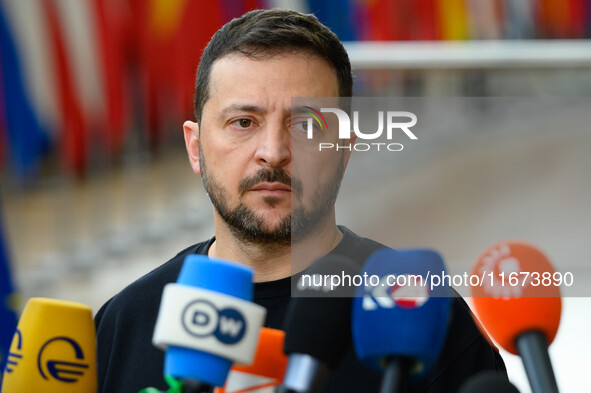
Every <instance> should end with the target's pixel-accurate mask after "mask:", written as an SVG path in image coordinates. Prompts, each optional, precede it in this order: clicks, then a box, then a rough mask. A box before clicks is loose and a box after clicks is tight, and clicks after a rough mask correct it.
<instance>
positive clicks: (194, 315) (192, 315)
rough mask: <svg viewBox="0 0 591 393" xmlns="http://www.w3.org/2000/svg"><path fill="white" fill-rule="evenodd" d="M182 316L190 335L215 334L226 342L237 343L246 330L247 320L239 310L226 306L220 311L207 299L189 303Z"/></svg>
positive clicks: (184, 325) (201, 336) (205, 335)
mask: <svg viewBox="0 0 591 393" xmlns="http://www.w3.org/2000/svg"><path fill="white" fill-rule="evenodd" d="M181 318H182V323H183V327H184V328H185V330H186V331H187V332H188V333H189V334H190V335H192V336H195V337H200V338H205V337H207V336H210V335H213V336H215V337H216V338H217V339H218V340H219V341H221V342H222V343H224V344H230V345H231V344H236V343H237V342H239V341H240V340H241V339H242V337H244V334H245V332H246V320H245V319H244V316H242V314H241V313H240V312H239V311H238V310H236V309H233V308H224V309H222V310H219V311H218V310H217V309H216V308H215V306H214V305H213V304H211V303H210V302H208V301H206V300H195V301H193V302H191V303H189V304H188V305H187V306H186V307H185V309H184V310H183V314H182V317H181Z"/></svg>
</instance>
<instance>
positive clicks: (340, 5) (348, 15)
mask: <svg viewBox="0 0 591 393" xmlns="http://www.w3.org/2000/svg"><path fill="white" fill-rule="evenodd" d="M351 3H352V1H351V0H335V1H324V0H309V1H308V7H309V9H310V12H312V13H313V14H314V15H316V17H317V18H318V20H320V22H322V23H324V24H325V25H326V26H328V27H329V28H330V29H331V30H332V31H333V32H334V33H335V34H336V35H337V36H338V37H339V39H340V40H341V41H353V40H355V39H356V36H357V35H358V34H357V32H356V26H355V23H354V20H353V13H352V11H353V8H352V4H351Z"/></svg>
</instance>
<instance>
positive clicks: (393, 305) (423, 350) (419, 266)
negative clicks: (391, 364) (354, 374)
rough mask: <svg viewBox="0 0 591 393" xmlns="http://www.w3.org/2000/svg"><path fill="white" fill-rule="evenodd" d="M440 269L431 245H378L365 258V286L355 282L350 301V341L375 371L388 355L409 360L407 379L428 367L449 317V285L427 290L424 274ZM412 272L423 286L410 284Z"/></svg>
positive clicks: (441, 267)
mask: <svg viewBox="0 0 591 393" xmlns="http://www.w3.org/2000/svg"><path fill="white" fill-rule="evenodd" d="M444 271H445V266H444V264H443V260H442V258H441V256H439V254H437V253H436V252H435V251H431V250H398V251H394V250H392V249H389V248H384V249H381V250H378V251H376V252H375V253H373V254H372V255H371V256H370V257H369V258H368V260H367V262H366V264H365V266H364V268H363V273H362V274H363V275H364V276H365V275H367V276H368V278H369V279H370V280H372V281H370V284H371V285H369V286H365V287H358V288H357V296H356V297H355V299H354V300H353V315H352V333H353V343H354V347H355V352H356V353H357V357H358V358H359V359H360V360H361V361H363V362H364V363H366V364H367V365H368V366H370V367H372V368H374V369H376V370H380V369H381V368H382V367H383V366H384V360H385V359H387V358H389V357H392V356H394V357H405V358H410V359H413V360H414V361H415V362H414V363H415V366H414V367H413V368H412V369H411V374H410V377H411V381H412V382H414V381H416V380H418V379H420V378H422V377H423V376H424V375H425V374H426V373H427V372H428V371H429V370H430V369H431V368H432V366H433V365H434V364H435V362H436V360H437V358H438V356H439V352H440V350H441V348H442V346H443V343H444V341H445V337H446V334H447V329H448V325H449V321H450V318H451V317H450V313H451V298H450V295H451V290H450V288H449V287H447V286H436V287H433V289H431V288H430V285H428V284H429V279H428V276H430V275H434V274H437V275H441V274H442V272H444ZM418 276H421V277H422V278H423V279H424V280H426V282H427V285H424V286H423V285H414V283H413V278H412V277H418ZM371 277H376V279H372V278H371ZM405 283H406V285H405Z"/></svg>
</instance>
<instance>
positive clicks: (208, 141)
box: [96, 10, 505, 393]
mask: <svg viewBox="0 0 591 393" xmlns="http://www.w3.org/2000/svg"><path fill="white" fill-rule="evenodd" d="M351 95H352V76H351V66H350V63H349V59H348V56H347V53H346V51H345V50H344V48H343V46H342V44H341V43H340V42H339V40H338V38H337V37H336V36H335V35H334V34H333V33H332V32H331V31H330V30H329V29H328V28H326V27H325V26H323V25H322V24H321V23H319V22H318V20H317V19H316V18H315V17H313V16H311V15H303V14H300V13H297V12H293V11H284V10H267V11H253V12H250V13H248V14H245V15H244V16H242V17H241V18H238V19H235V20H233V21H231V22H229V23H228V24H226V25H225V26H224V27H222V28H221V29H220V30H219V31H218V32H217V33H216V34H215V35H214V36H213V38H212V40H211V42H210V43H209V44H208V46H207V48H206V49H205V51H204V53H203V56H202V58H201V62H200V64H199V69H198V74H197V84H196V95H195V115H196V122H191V121H187V122H185V124H184V127H183V128H184V135H185V143H186V147H187V152H188V155H189V161H190V163H191V166H192V168H193V170H194V171H195V172H196V173H197V174H200V175H201V177H202V180H203V185H204V188H205V190H206V191H207V193H208V195H209V196H210V199H211V201H212V203H213V206H214V227H215V237H214V238H212V239H210V240H209V241H206V242H203V243H199V244H197V245H195V246H192V247H190V248H188V249H186V250H184V251H182V252H181V253H179V254H178V255H177V256H176V257H175V258H173V259H172V260H170V261H169V262H167V263H165V264H164V265H162V266H161V267H159V268H157V269H156V270H154V271H152V272H151V273H149V274H147V275H146V276H144V277H142V278H141V279H139V280H138V281H136V282H134V283H133V284H131V285H130V286H128V287H127V288H125V289H124V290H123V291H121V292H120V293H119V294H118V295H116V296H115V297H113V298H112V299H111V300H109V301H108V302H107V303H106V304H105V305H104V306H103V307H102V308H101V309H100V310H99V312H98V314H97V316H96V326H97V340H98V373H99V392H101V393H117V392H124V393H130V392H137V391H139V390H140V389H142V388H145V387H148V386H154V387H157V388H161V389H164V388H165V387H166V385H165V383H164V380H163V377H162V370H163V353H162V352H161V351H160V350H158V349H156V348H154V347H153V346H152V344H151V339H152V334H153V329H154V325H155V322H156V317H157V313H158V308H159V304H160V297H161V295H162V289H163V287H164V285H165V284H167V283H170V282H174V281H176V280H177V276H178V274H179V272H180V269H181V266H182V263H183V260H184V257H185V256H187V255H189V254H191V253H198V254H203V255H208V256H210V257H216V258H220V259H226V260H232V261H237V262H240V263H243V264H246V265H248V266H250V267H252V268H253V269H254V272H255V276H254V280H255V296H254V300H255V302H256V303H258V304H260V305H262V306H264V307H266V308H267V319H266V323H265V325H266V326H268V327H272V328H276V329H281V328H282V327H283V319H284V316H285V312H286V309H287V305H288V304H289V302H290V287H291V286H290V276H291V275H292V272H295V271H299V270H301V268H304V267H306V266H307V265H309V264H310V263H311V262H312V261H314V260H316V259H318V258H320V257H322V256H324V255H326V254H329V253H332V254H339V255H345V256H347V257H349V258H352V259H353V260H354V261H356V262H357V263H358V264H359V267H360V268H361V267H362V266H363V263H364V261H365V259H367V257H368V256H369V255H370V254H371V253H372V252H373V251H375V250H377V249H378V248H381V247H383V246H382V245H381V244H379V243H376V242H374V241H372V240H369V239H364V238H360V237H358V236H357V235H355V234H353V233H352V232H351V231H349V230H348V229H347V228H344V227H338V226H337V225H336V219H335V210H334V204H335V200H336V197H337V193H338V188H339V185H340V182H341V180H342V178H343V174H344V172H345V169H346V167H347V163H348V161H349V157H350V154H351V151H348V150H341V151H334V152H331V153H328V154H325V155H322V156H321V157H320V156H319V155H317V154H316V155H314V154H311V155H310V156H306V157H305V159H304V160H299V162H298V165H299V166H300V167H299V168H298V170H297V171H295V168H294V166H295V163H294V162H293V161H292V154H293V149H294V146H293V144H294V143H296V142H294V140H296V141H297V138H298V135H299V134H301V133H302V124H303V123H304V120H305V119H302V118H300V117H298V116H294V115H292V111H291V98H292V97H349V96H351ZM292 138H296V139H292ZM303 150H304V151H305V148H304V149H303ZM302 168H303V169H302ZM295 173H297V174H298V176H296V175H295ZM295 248H297V249H298V261H299V262H300V263H301V266H299V267H298V268H296V269H294V267H293V266H292V265H291V255H292V253H293V251H294V249H295ZM453 303H454V306H453V314H452V322H451V326H450V328H449V334H448V338H447V340H446V343H445V346H444V348H443V350H442V354H441V356H440V359H439V362H438V363H437V365H436V367H435V368H434V369H433V370H432V372H431V374H430V375H429V376H428V378H427V379H426V380H425V381H424V382H423V384H422V385H420V386H416V387H415V388H413V389H414V390H413V391H417V392H423V391H429V392H455V391H456V390H457V389H458V387H459V386H460V385H461V383H462V382H463V381H464V380H465V379H466V378H467V377H469V376H470V375H472V374H474V373H476V372H478V371H480V370H484V369H497V370H500V371H502V372H505V371H504V370H505V369H504V364H503V362H502V359H501V358H500V356H499V354H498V352H497V351H496V350H495V349H494V348H492V347H491V346H490V345H489V344H488V342H487V341H486V340H485V339H484V337H483V336H482V335H481V334H480V332H479V331H478V329H477V328H476V326H475V324H474V321H473V320H472V316H471V313H470V311H469V309H468V307H467V305H466V303H465V302H464V301H463V300H462V299H461V298H456V299H454V302H453ZM379 383H380V375H378V374H376V373H375V372H373V371H371V370H369V369H367V368H365V367H364V366H363V365H362V364H361V363H360V362H359V361H357V359H356V358H355V356H354V353H353V352H352V349H351V348H350V349H349V351H348V353H347V355H346V356H345V358H344V359H343V360H342V362H341V363H340V365H339V366H338V367H337V369H336V370H335V372H334V373H333V374H332V376H331V379H330V380H329V383H328V386H327V391H329V392H335V393H337V392H338V393H343V392H345V393H346V392H352V393H359V392H368V393H371V392H377V391H378V390H379Z"/></svg>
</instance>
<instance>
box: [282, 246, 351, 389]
mask: <svg viewBox="0 0 591 393" xmlns="http://www.w3.org/2000/svg"><path fill="white" fill-rule="evenodd" d="M358 272H359V268H358V267H357V266H356V265H355V263H354V262H353V261H352V260H351V259H349V258H347V257H344V256H337V255H327V256H324V257H322V258H320V259H319V260H318V261H316V262H315V263H314V264H312V265H311V266H310V267H309V268H308V269H306V270H305V271H304V272H303V273H302V274H301V275H300V277H299V279H298V281H297V284H296V285H295V286H294V287H292V296H294V299H292V301H291V303H290V305H289V307H288V310H287V314H286V317H285V324H284V325H285V347H284V352H285V353H286V354H287V355H288V357H289V362H288V365H287V370H286V372H285V378H284V380H283V383H282V384H281V386H279V388H278V389H277V393H304V392H309V393H313V392H319V391H321V390H322V388H323V386H324V384H325V382H326V378H327V376H328V373H329V371H330V370H331V369H334V368H335V367H336V366H337V364H338V363H339V361H340V360H341V359H342V358H343V357H344V356H345V352H346V350H347V348H348V347H349V344H350V342H351V296H352V295H353V293H354V291H353V285H352V282H351V281H352V278H353V276H354V275H356V274H357V273H358ZM337 281H338V282H337Z"/></svg>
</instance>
